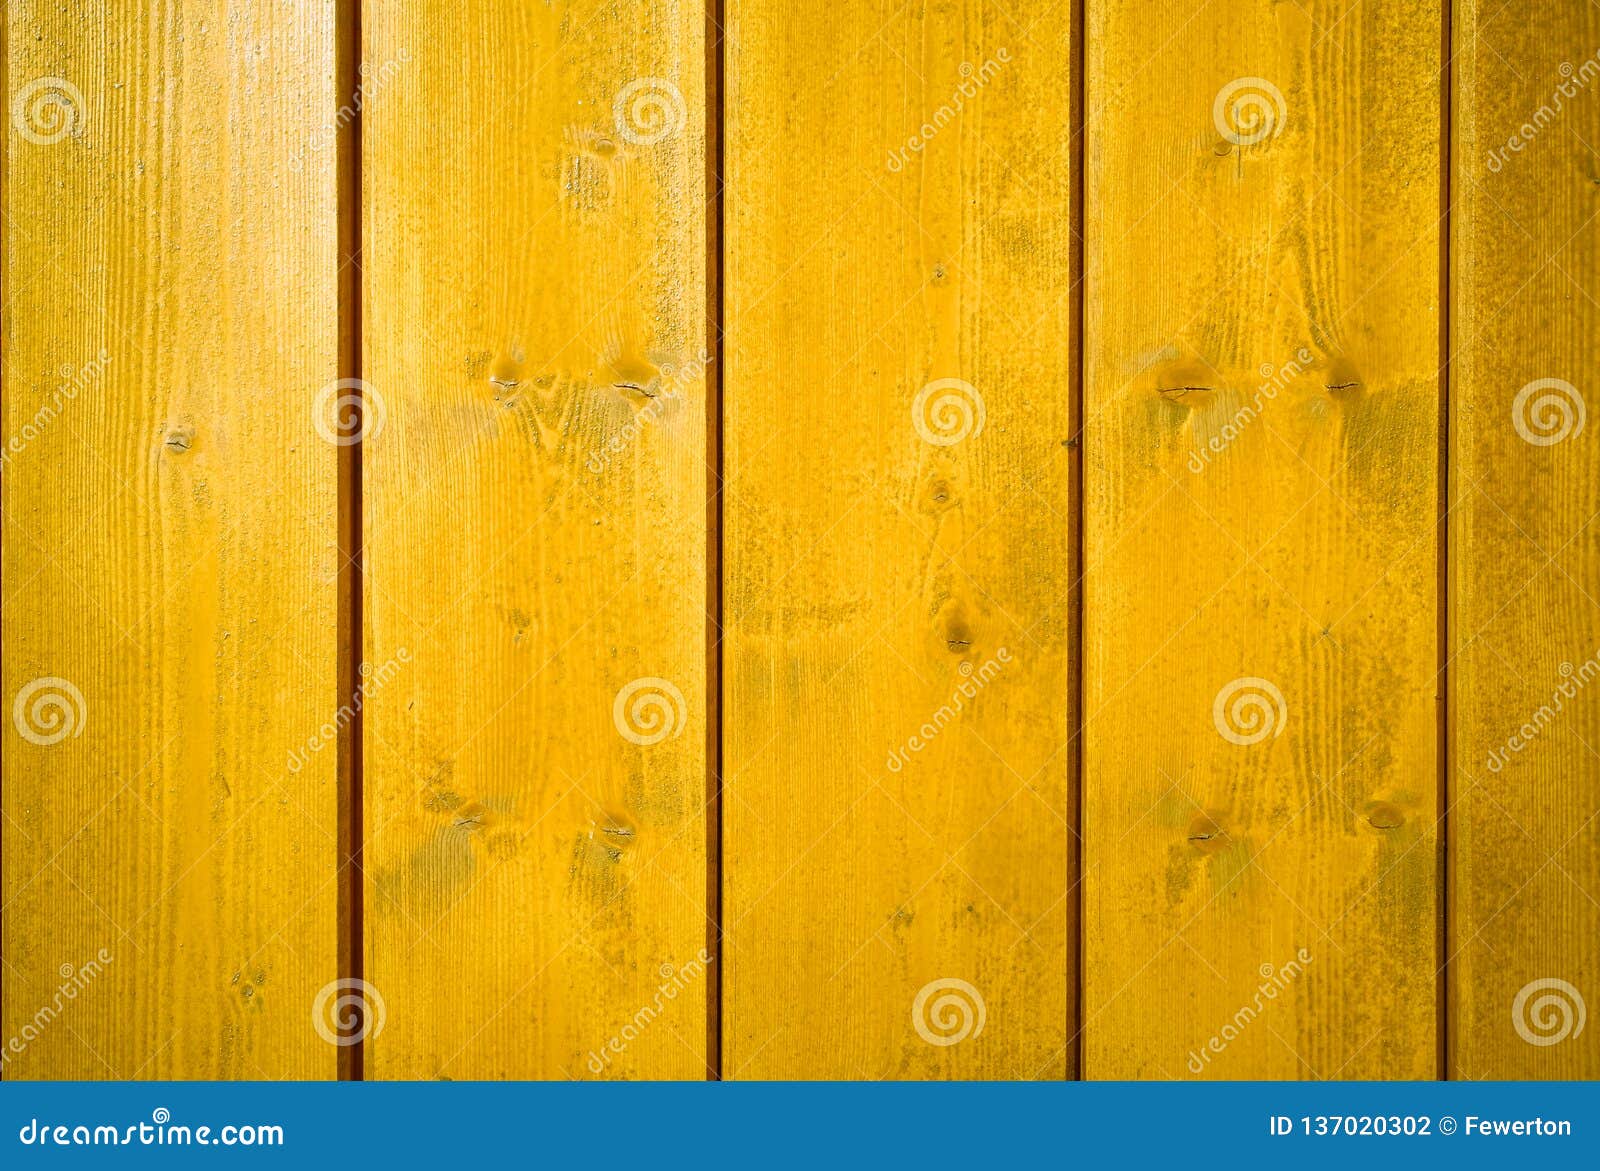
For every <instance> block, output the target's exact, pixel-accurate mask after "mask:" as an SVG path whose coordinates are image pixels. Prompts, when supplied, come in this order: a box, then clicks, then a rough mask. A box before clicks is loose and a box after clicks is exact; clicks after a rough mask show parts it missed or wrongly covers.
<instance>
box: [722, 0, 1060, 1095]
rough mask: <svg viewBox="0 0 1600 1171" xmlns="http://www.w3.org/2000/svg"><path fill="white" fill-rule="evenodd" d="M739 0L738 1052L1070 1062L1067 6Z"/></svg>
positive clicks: (731, 92)
mask: <svg viewBox="0 0 1600 1171" xmlns="http://www.w3.org/2000/svg"><path fill="white" fill-rule="evenodd" d="M727 11H728V17H729V25H728V57H727V89H728V102H727V122H726V126H727V139H726V142H727V175H728V190H727V205H726V217H727V226H726V231H727V243H726V249H725V253H724V255H725V262H726V266H727V267H726V271H725V288H726V296H725V306H726V310H725V312H726V324H727V331H728V332H727V336H726V353H727V357H726V369H725V372H724V373H725V383H724V395H725V420H726V433H725V441H726V449H725V451H726V458H725V469H726V487H725V514H724V515H725V522H724V523H725V553H724V556H725V559H726V571H725V574H724V583H725V589H726V618H725V621H726V629H727V637H726V641H725V644H724V689H723V697H724V703H725V705H726V706H725V715H724V726H725V760H724V775H725V785H726V790H725V795H724V798H723V816H724V839H723V844H724V849H725V868H724V874H723V881H724V884H725V885H724V898H725V903H724V928H725V931H726V941H725V947H726V953H725V954H726V965H727V972H726V980H727V983H726V985H725V997H726V1000H725V1011H724V1020H723V1030H724V1037H725V1045H724V1069H723V1073H724V1076H725V1077H729V1078H769V1077H805V1078H812V1077H815V1078H826V1077H844V1078H863V1077H870V1078H881V1077H888V1078H949V1077H979V1078H1000V1077H1005V1078H1059V1077H1062V1076H1063V1075H1064V1074H1065V1073H1066V1072H1067V1071H1068V1066H1069V1049H1068V1039H1069V1028H1070V1021H1071V1014H1072V1008H1073V1003H1074V995H1075V991H1074V982H1073V979H1072V976H1071V973H1072V971H1073V968H1074V959H1073V956H1074V944H1075V939H1076V926H1075V924H1074V922H1073V920H1072V914H1071V911H1072V907H1073V905H1074V904H1073V896H1072V892H1071V891H1070V890H1069V887H1068V880H1067V874H1068V862H1069V842H1070V839H1071V838H1072V833H1073V817H1074V815H1073V811H1072V809H1071V808H1070V804H1069V800H1068V792H1069V790H1068V780H1069V768H1070V764H1071V747H1070V743H1069V718H1068V712H1069V706H1068V705H1069V698H1068V697H1069V695H1070V678H1069V659H1070V637H1069V633H1070V621H1071V612H1070V605H1069V599H1070V596H1071V586H1072V580H1071V538H1072V527H1073V526H1072V517H1073V510H1074V507H1075V502H1074V501H1073V499H1072V494H1071V491H1070V475H1069V470H1070V465H1069V460H1070V458H1071V455H1070V452H1069V450H1068V448H1067V446H1066V445H1067V444H1068V442H1069V441H1070V440H1071V439H1072V437H1073V435H1074V420H1073V411H1072V372H1073V363H1074V356H1073V352H1072V348H1071V345H1070V339H1071V334H1072V331H1073V321H1074V314H1073V296H1072V254H1073V248H1072V226H1071V225H1072V215H1071V212H1072V208H1071V173H1070V165H1069V164H1070V158H1071V145H1070V141H1069V139H1070V134H1069V128H1070V126H1071V121H1072V119H1071V94H1072V89H1071V81H1072V79H1071V76H1070V70H1069V69H1068V68H1067V66H1068V64H1069V63H1070V61H1071V57H1072V54H1071V44H1072V41H1071V28H1070V25H1071V21H1070V8H1069V7H1067V6H1063V7H1061V8H1060V9H1059V10H1057V11H1055V12H1053V13H1030V12H1019V11H1017V10H1016V8H1015V6H1013V5H1007V4H1000V3H987V2H982V0H963V2H959V3H952V4H944V5H939V6H924V5H910V6H898V5H885V4H877V3H867V2H865V0H849V2H846V3H842V4H834V5H829V6H826V7H823V8H817V7H812V6H804V5H794V4H789V3H779V2H777V0H733V2H730V3H729V5H728V9H727ZM925 124H926V125H925ZM913 136H914V137H913ZM943 380H960V382H962V383H965V384H967V385H966V386H962V385H958V384H957V383H955V382H946V381H943ZM940 383H942V385H935V387H934V389H933V391H932V392H931V393H929V394H924V393H923V392H924V390H925V388H928V387H929V386H930V384H940ZM969 672H970V673H969ZM940 981H961V982H963V983H964V984H965V985H966V987H962V986H961V985H957V984H948V985H941V984H939V983H938V982H940ZM980 1005H981V1007H980ZM980 1012H981V1014H982V1015H981V1018H980V1016H979V1014H980ZM980 1026H981V1031H980ZM963 1034H965V1035H964V1036H963ZM925 1035H926V1036H927V1037H931V1038H932V1039H933V1041H934V1042H938V1043H932V1042H930V1041H929V1040H926V1039H924V1036H925ZM952 1040H955V1041H956V1042H957V1043H953V1044H951V1043H947V1042H950V1041H952Z"/></svg>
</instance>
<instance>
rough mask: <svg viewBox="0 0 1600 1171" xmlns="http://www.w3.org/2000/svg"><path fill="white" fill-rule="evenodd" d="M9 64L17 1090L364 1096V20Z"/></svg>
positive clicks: (242, 10) (8, 598) (185, 13)
mask: <svg viewBox="0 0 1600 1171" xmlns="http://www.w3.org/2000/svg"><path fill="white" fill-rule="evenodd" d="M6 45H7V53H8V59H7V65H8V74H9V87H8V89H7V97H8V99H10V101H11V106H10V115H11V116H10V121H9V125H8V127H7V131H8V137H7V144H6V175H5V179H6V185H5V199H4V202H5V261H4V279H5V304H4V337H5V409H4V431H5V442H6V445H7V446H6V450H5V471H4V495H5V500H4V504H5V537H4V579H5V587H4V588H5V612H4V617H5V649H4V686H3V694H4V701H5V704H6V711H7V717H8V718H7V719H6V720H5V722H4V725H3V737H4V739H3V744H4V751H5V779H4V786H3V788H4V810H5V821H4V826H3V832H4V847H5V848H4V856H5V861H4V870H5V890H6V896H5V897H6V906H5V915H4V940H3V953H4V1030H3V1031H4V1035H5V1038H6V1043H7V1052H6V1053H5V1055H4V1056H5V1058H6V1062H5V1066H4V1069H5V1076H6V1077H8V1078H9V1077H21V1078H42V1077H49V1078H111V1077H115V1078H175V1077H181V1078H268V1077H271V1078H278V1077H289V1078H313V1077H332V1076H333V1075H334V1071H335V1066H336V1054H337V1052H338V1050H337V1049H336V1048H335V1047H334V1046H333V1045H331V1044H329V1043H327V1041H325V1040H324V1039H323V1038H322V1037H321V1036H319V1033H318V1031H317V1030H316V1029H315V1028H314V1027H313V1024H312V1015H311V1014H312V1007H313V1005H314V1004H316V1003H317V1001H318V998H319V994H320V993H321V992H322V990H323V989H324V988H325V987H326V986H327V985H329V983H330V982H331V981H333V980H334V979H335V977H336V975H337V971H336V946H337V938H338V934H337V932H338V924H337V923H336V918H335V917H336V898H335V896H336V887H335V880H334V875H335V871H336V841H335V832H336V827H337V821H338V817H337V800H336V798H337V794H336V767H335V766H336V761H335V753H334V751H333V750H332V749H331V748H328V749H324V750H321V751H316V750H313V749H311V748H310V747H309V745H310V738H311V737H312V736H313V735H315V733H316V730H317V729H318V728H319V727H320V726H321V725H322V724H323V723H324V722H325V721H327V720H329V719H330V718H332V716H333V712H334V707H335V686H336V654H337V652H336V640H335V629H336V613H335V606H336V598H335V590H334V586H333V582H334V579H335V576H336V575H337V572H338V559H337V555H338V549H337V518H336V491H337V448H336V447H334V446H333V445H332V444H331V443H328V442H326V441H325V440H324V439H322V438H321V437H320V435H319V431H318V427H317V425H316V424H317V420H316V418H315V416H314V413H313V409H312V406H313V403H314V402H315V400H316V397H317V392H318V390H319V389H320V388H322V387H324V386H326V385H328V384H329V383H330V382H331V381H332V380H333V379H335V378H336V377H337V375H338V369H337V328H338V306H337V303H336V296H335V272H336V270H337V257H336V254H335V245H336V219H335V198H336V192H335V177H334V158H333V152H332V150H331V149H314V148H313V146H312V144H313V142H314V141H316V135H317V134H318V132H319V127H320V126H321V125H322V123H323V121H324V119H325V118H326V117H327V116H328V115H330V114H331V112H332V110H333V109H334V107H335V105H336V102H335V101H334V95H333V69H332V65H333V58H334V30H333V21H332V11H331V5H301V6H284V5H262V6H254V7H252V6H239V5H230V4H224V3H221V2H217V3H204V2H198V0H197V2H191V3H183V4H170V5H165V6H162V7H161V8H160V9H159V10H154V9H147V7H146V6H145V5H140V4H133V3H119V4H89V3H68V4H48V5H47V4H32V3H29V4H18V5H13V6H11V8H10V11H9V13H8V19H7V41H6ZM325 145H327V146H329V147H331V143H329V144H325ZM295 759H298V760H299V764H298V765H292V764H290V763H289V762H291V760H295ZM330 1035H331V1034H330ZM18 1046H20V1051H19V1049H18Z"/></svg>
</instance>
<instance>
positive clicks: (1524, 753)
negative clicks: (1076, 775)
mask: <svg viewBox="0 0 1600 1171" xmlns="http://www.w3.org/2000/svg"><path fill="white" fill-rule="evenodd" d="M1455 44H1456V103H1455V110H1456V114H1455V117H1456V123H1455V125H1456V144H1455V145H1456V149H1455V152H1454V153H1455V167H1454V181H1455V190H1456V217H1455V225H1456V227H1455V242H1454V256H1453V272H1454V307H1453V313H1452V316H1451V321H1452V339H1451V349H1452V353H1453V359H1452V367H1451V371H1452V373H1451V385H1452V393H1451V402H1452V406H1453V416H1454V418H1453V424H1454V425H1453V429H1452V442H1451V454H1452V459H1451V468H1450V473H1451V477H1452V484H1451V499H1452V500H1453V502H1454V510H1453V526H1452V530H1451V533H1452V559H1451V560H1452V570H1453V576H1452V587H1453V588H1452V597H1453V614H1452V627H1453V629H1452V638H1451V655H1452V664H1451V670H1452V680H1453V687H1452V693H1453V697H1454V727H1453V732H1454V736H1453V744H1454V753H1455V762H1454V768H1453V769H1452V773H1451V777H1450V783H1451V832H1452V838H1451V841H1452V850H1451V857H1452V858H1453V859H1454V864H1453V870H1452V880H1453V886H1452V889H1453V899H1452V904H1451V906H1452V912H1453V913H1452V915H1451V921H1450V940H1449V947H1450V954H1451V956H1452V957H1453V961H1452V967H1451V972H1452V976H1453V979H1452V990H1451V1014H1450V1022H1451V1037H1450V1054H1451V1074H1452V1076H1458V1077H1465V1078H1594V1077H1600V1028H1596V1023H1595V1022H1594V1021H1589V1022H1588V1025H1587V1027H1585V1025H1584V1022H1585V1018H1586V1017H1587V1016H1588V1015H1589V1014H1590V1013H1591V1012H1592V1011H1593V1010H1594V1009H1595V1008H1596V1007H1600V688H1597V687H1595V686H1594V684H1595V683H1596V681H1597V678H1600V602H1597V600H1596V599H1597V598H1600V546H1597V544H1596V536H1597V534H1600V528H1597V526H1596V516H1597V515H1600V428H1597V427H1596V425H1595V420H1593V419H1592V418H1588V417H1587V416H1588V415H1589V414H1590V413H1591V412H1592V411H1593V410H1594V407H1595V405H1596V390H1597V388H1600V355H1597V354H1596V352H1595V338H1596V337H1597V336H1600V303H1597V301H1596V298H1597V297H1600V282H1597V281H1596V273H1597V272H1600V228H1597V226H1596V225H1595V222H1594V219H1595V212H1596V206H1597V205H1596V202H1595V193H1596V184H1600V156H1597V155H1596V150H1597V149H1600V92H1597V91H1600V9H1596V8H1595V6H1594V5H1592V4H1540V3H1534V2H1532V0H1512V2H1511V3H1509V4H1506V3H1492V4H1486V3H1482V2H1480V0H1463V2H1462V3H1460V4H1458V5H1457V24H1456V28H1455Z"/></svg>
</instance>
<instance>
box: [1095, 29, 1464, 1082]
mask: <svg viewBox="0 0 1600 1171" xmlns="http://www.w3.org/2000/svg"><path fill="white" fill-rule="evenodd" d="M1441 21H1442V14H1441V11H1440V7H1439V4H1438V3H1433V2H1428V3H1418V2H1415V0H1357V2H1355V3H1353V4H1352V3H1349V2H1348V0H1305V2H1302V3H1297V4H1277V3H1274V2H1272V0H1244V2H1240V3H1235V4H1227V5H1215V4H1214V5H1204V6H1203V5H1201V4H1199V3H1196V2H1193V0H1164V2H1161V3H1148V2H1144V0H1138V2H1136V0H1105V2H1104V3H1098V4H1093V5H1091V6H1090V28H1089V38H1088V42H1087V44H1088V54H1089V62H1088V66H1087V68H1088V78H1087V79H1088V101H1087V106H1088V124H1089V125H1088V135H1089V146H1088V149H1089V158H1090V162H1089V166H1088V174H1087V178H1086V188H1087V195H1086V199H1087V202H1088V207H1089V209H1090V210H1089V214H1088V223H1089V225H1090V229H1089V239H1088V243H1087V247H1088V278H1087V279H1088V285H1089V289H1090V296H1089V306H1090V309H1089V314H1088V322H1087V341H1086V345H1087V350H1086V375H1085V377H1086V405H1085V411H1086V415H1087V422H1086V432H1085V443H1086V445H1087V446H1086V450H1085V458H1086V465H1085V502H1086V509H1085V536H1084V542H1085V547H1086V550H1087V554H1088V557H1087V560H1088V566H1087V577H1086V584H1085V599H1084V606H1085V623H1086V625H1085V634H1084V638H1085V649H1084V660H1085V667H1084V671H1085V686H1086V690H1085V698H1084V709H1085V748H1084V752H1085V759H1084V777H1085V793H1084V834H1085V843H1086V857H1085V911H1084V915H1085V920H1086V923H1085V928H1086V935H1085V955H1086V970H1085V978H1084V984H1085V991H1084V1001H1085V1003H1084V1022H1085V1028H1086V1033H1085V1059H1084V1060H1085V1066H1086V1073H1087V1074H1088V1076H1090V1077H1096V1078H1113V1077H1163V1076H1166V1077H1265V1078H1275V1077H1290V1078H1294V1077H1319V1076H1320V1077H1330V1078H1331V1077H1344V1078H1351V1077H1391V1078H1392V1077H1431V1076H1433V1075H1434V1073H1435V1063H1436V1031H1437V1030H1436V1024H1435V1014H1436V996H1435V992H1436V989H1435V984H1436V981H1435V976H1434V973H1435V968H1436V950H1437V923H1438V919H1437V909H1438V906H1439V892H1438V882H1437V878H1436V875H1437V873H1438V867H1439V860H1438V857H1437V854H1436V851H1437V849H1438V846H1439V841H1440V834H1439V832H1438V831H1437V829H1436V825H1435V823H1436V815H1437V763H1438V762H1437V740H1438V734H1437V722H1436V720H1437V717H1436V707H1435V704H1436V700H1435V690H1436V689H1435V682H1434V680H1435V674H1436V668H1437V653H1438V652H1437V631H1436V615H1437V605H1438V602H1437V588H1436V583H1437V556H1438V545H1437V541H1436V538H1435V527H1436V526H1435V517H1436V512H1435V510H1436V508H1437V489H1438V485H1437V479H1438V463H1439V427H1438V416H1439V411H1440V403H1439V390H1438V379H1437V370H1438V367H1439V336H1440V323H1439V304H1438V288H1439V280H1440V277H1439V269H1438V263H1439V257H1440V244H1439V227H1438V221H1439V211H1440V180H1439V174H1440V167H1441V157H1440V121H1441V110H1440V81H1439V68H1440V64H1441V61H1440V57H1441V51H1440V50H1441V41H1442V30H1443V25H1442V23H1441Z"/></svg>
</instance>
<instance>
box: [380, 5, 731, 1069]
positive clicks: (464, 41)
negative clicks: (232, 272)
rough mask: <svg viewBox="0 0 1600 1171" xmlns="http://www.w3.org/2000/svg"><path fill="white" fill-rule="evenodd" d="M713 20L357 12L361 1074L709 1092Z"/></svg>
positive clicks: (547, 8)
mask: <svg viewBox="0 0 1600 1171" xmlns="http://www.w3.org/2000/svg"><path fill="white" fill-rule="evenodd" d="M704 21H705V11H704V8H703V7H702V6H701V5H700V4H698V3H689V2H686V0H650V2H646V3H629V4H618V3H612V2H601V0H556V2H555V3H549V4H530V5H504V4H494V3H488V2H476V3H468V4H461V3H458V2H454V0H453V2H450V3H443V2H429V3H411V2H407V3H399V2H389V0H384V2H375V3H368V4H366V5H365V6H364V9H363V36H364V40H365V48H366V65H367V67H368V70H369V81H370V82H371V83H372V92H371V94H370V96H369V98H368V100H367V101H366V103H365V105H364V108H363V115H362V117H363V122H362V136H363V155H364V164H363V165H364V186H365V205H364V213H363V226H364V237H365V239H364V249H365V250H364V258H365V298H364V303H363V313H364V325H365V338H366V342H365V350H364V377H365V379H366V380H367V382H368V383H369V387H368V389H367V392H366V393H367V397H368V399H369V403H370V404H381V408H380V409H379V410H376V411H372V412H371V413H370V416H369V433H368V436H367V439H366V441H365V443H364V444H363V461H364V473H365V485H364V492H365V503H366V509H365V524H366V557H367V570H366V572H367V576H366V586H367V589H366V600H365V606H366V613H367V616H368V628H367V640H368V641H367V647H366V658H367V661H368V663H369V664H370V665H371V668H372V671H373V674H372V677H371V679H372V682H371V684H370V686H369V688H368V694H367V697H366V701H365V708H364V711H365V714H366V747H365V751H366V768H365V782H364V783H365V789H366V795H367V802H366V814H367V826H366V831H367V833H366V846H365V858H364V865H365V872H366V900H365V901H366V906H365V919H366V927H367V953H366V959H367V968H366V978H367V979H368V980H369V981H370V982H371V983H372V984H373V985H374V987H375V988H376V989H377V992H378V994H379V995H381V996H382V997H383V999H384V1002H385V1006H386V1009H387V1017H386V1021H385V1025H384V1029H383V1030H382V1031H381V1032H378V1033H375V1034H374V1035H373V1036H371V1037H370V1038H369V1039H368V1041H367V1045H366V1053H367V1059H368V1060H367V1070H368V1076H376V1077H381V1078H398V1077H407V1078H409V1077H450V1078H463V1077H550V1078H557V1077H578V1078H582V1077H596V1076H600V1077H623V1076H626V1077H658V1078H659V1077H684V1078H698V1077H704V1076H705V1074H706V1069H707V1065H706V1053H705V1038H706V1011H705V1005H706V991H705V988H706V982H707V981H710V980H715V979H716V978H717V973H716V971H715V970H714V969H713V968H712V967H711V966H709V965H708V964H707V963H706V961H705V959H704V958H702V948H703V947H704V945H705V942H706V938H707V921H706V824H705V816H704V807H705V800H706V755H705V740H706V725H705V720H706V704H705V694H706V688H707V679H706V669H705V663H706V618H705V591H706V586H705V570H706V542H705V535H704V533H705V524H704V521H705V515H706V495H705V493H706V471H705V452H706V414H705V412H706V403H705V381H706V367H705V363H704V361H703V355H704V353H705V347H706V346H707V344H708V339H707V330H706V318H705V307H706V296H705V273H706V251H705V249H706V238H705V213H704V208H705V161H704V158H705V156H704V149H705V89H704V43H705V29H704ZM380 79H381V80H380ZM380 414H381V417H382V420H383V421H382V424H381V426H379V425H378V418H379V416H380ZM384 672H387V674H386V675H384V677H383V679H382V681H381V683H380V682H379V681H378V680H379V676H380V674H381V673H384Z"/></svg>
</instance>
